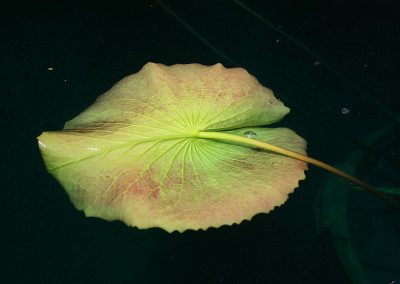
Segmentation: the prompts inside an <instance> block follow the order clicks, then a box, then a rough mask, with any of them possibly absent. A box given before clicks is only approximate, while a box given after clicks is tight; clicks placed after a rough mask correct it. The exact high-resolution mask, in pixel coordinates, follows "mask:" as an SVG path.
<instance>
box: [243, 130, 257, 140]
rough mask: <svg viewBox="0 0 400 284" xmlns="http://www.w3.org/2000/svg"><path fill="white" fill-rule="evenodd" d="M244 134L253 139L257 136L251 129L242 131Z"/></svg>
mask: <svg viewBox="0 0 400 284" xmlns="http://www.w3.org/2000/svg"><path fill="white" fill-rule="evenodd" d="M244 135H245V136H246V137H247V138H252V139H255V138H256V137H257V134H256V133H255V132H253V131H246V132H245V133H244Z"/></svg>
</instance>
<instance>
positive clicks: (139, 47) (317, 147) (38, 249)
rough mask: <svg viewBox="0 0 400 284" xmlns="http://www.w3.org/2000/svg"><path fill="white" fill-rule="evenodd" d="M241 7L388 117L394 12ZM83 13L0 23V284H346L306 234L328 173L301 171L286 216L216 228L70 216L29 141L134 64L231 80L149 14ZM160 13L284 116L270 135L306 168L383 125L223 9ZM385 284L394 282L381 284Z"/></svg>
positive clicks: (329, 253) (217, 5)
mask: <svg viewBox="0 0 400 284" xmlns="http://www.w3.org/2000/svg"><path fill="white" fill-rule="evenodd" d="M243 1H244V3H246V5H248V6H249V7H251V8H252V9H254V10H255V11H257V12H258V13H259V14H261V15H262V16H263V17H265V18H266V19H268V20H269V21H270V22H271V23H273V24H274V25H275V26H276V27H278V28H279V29H281V30H283V31H285V32H287V33H289V34H291V35H292V36H293V37H295V38H297V39H298V40H299V41H301V42H302V43H303V44H305V45H306V46H308V47H309V48H311V49H312V50H313V51H315V52H316V53H317V54H319V55H321V56H322V57H324V58H325V59H326V60H327V61H328V62H330V63H331V64H332V66H334V67H335V68H336V69H337V70H338V71H339V72H341V73H343V74H344V76H346V78H348V79H350V80H352V81H354V82H355V83H356V84H357V85H359V86H360V87H362V88H363V89H365V90H367V91H368V92H369V93H371V94H372V95H373V96H375V98H377V99H378V100H379V101H380V102H381V103H382V104H383V105H385V106H386V107H387V108H388V109H389V110H390V111H392V112H393V113H395V114H397V113H398V105H399V102H400V99H399V89H400V81H399V79H398V78H399V67H398V66H399V62H400V61H399V52H398V51H399V50H400V36H399V32H400V24H399V19H398V15H400V9H399V6H398V3H397V1H394V0H381V1H344V0H343V1H342V0H340V1H332V2H328V1H289V0H284V1H255V0H243ZM82 2H84V3H79V2H68V3H67V4H61V3H59V2H57V1H54V2H44V1H21V2H16V3H15V4H12V5H13V6H4V7H2V8H1V12H0V13H1V17H0V24H1V25H0V70H1V73H0V76H1V80H0V84H1V85H0V86H1V88H0V121H1V128H0V131H1V144H0V152H1V162H0V163H1V171H2V173H3V175H2V179H1V183H0V186H1V187H0V194H1V195H0V199H1V201H0V202H1V207H0V208H1V211H0V213H1V224H0V234H1V239H0V246H1V251H0V260H1V264H0V271H1V273H0V277H1V280H0V282H1V283H350V279H349V277H348V276H347V275H346V272H345V269H344V268H343V265H342V264H341V262H340V260H339V258H338V256H337V252H336V250H335V247H334V245H333V242H332V238H331V236H330V234H329V233H328V232H327V231H324V232H322V233H321V234H317V230H316V220H315V199H316V195H317V193H318V190H319V188H320V186H321V184H322V183H323V182H324V180H325V179H326V177H327V176H328V175H329V174H327V173H326V172H325V171H323V170H320V169H317V168H315V167H313V166H311V167H310V170H309V171H308V172H307V179H306V180H304V181H302V182H301V183H300V188H299V189H297V190H296V191H295V193H294V194H292V195H291V197H290V198H289V200H288V201H287V203H286V204H285V205H284V206H282V207H280V208H278V209H275V210H274V211H273V212H271V213H270V214H268V215H267V214H259V215H257V216H255V217H254V218H253V220H252V221H251V222H248V221H245V222H243V223H242V224H240V225H234V226H224V227H222V228H219V229H209V230H207V231H199V232H194V231H188V232H185V233H183V234H179V233H176V232H175V233H172V234H168V233H166V232H165V231H163V230H161V229H156V228H155V229H149V230H138V229H137V228H128V227H126V226H125V225H124V224H122V223H120V222H113V223H110V222H106V221H103V220H100V219H95V218H86V217H84V214H83V213H82V212H78V211H76V210H75V208H74V207H73V205H72V204H71V203H70V201H69V199H68V196H67V195H66V194H65V192H64V190H63V189H62V187H61V186H60V185H59V184H58V183H57V182H56V181H55V180H54V179H53V178H52V177H51V176H50V175H49V174H48V173H47V171H46V169H45V167H44V164H43V162H42V159H41V157H40V153H39V151H38V147H37V141H36V138H35V137H37V136H39V135H40V134H41V132H43V131H48V130H60V129H62V127H63V125H64V123H65V121H67V120H70V119H72V118H73V117H75V116H76V115H77V114H79V113H80V112H81V111H82V110H84V109H85V108H86V107H87V106H89V105H90V104H91V103H92V102H93V101H94V100H95V99H96V98H97V97H98V96H99V95H100V94H102V93H103V92H105V91H106V90H108V89H109V88H110V87H111V86H112V85H113V84H114V83H116V82H117V81H119V80H120V79H121V78H123V77H124V76H126V75H130V74H133V73H136V72H138V71H139V70H140V68H141V67H142V66H143V65H144V64H145V63H146V62H149V61H151V62H157V63H164V64H167V65H171V64H175V63H194V62H197V63H201V64H205V65H212V64H215V63H217V62H221V63H222V64H224V65H225V66H226V67H233V66H232V64H231V63H230V62H227V61H226V60H224V59H223V58H221V57H220V56H219V55H218V54H216V53H215V52H213V51H212V50H210V49H209V48H208V47H207V46H205V45H204V44H203V43H202V42H201V41H200V40H199V39H198V38H196V37H195V36H194V35H193V34H192V33H190V32H189V31H188V30H187V29H186V28H185V27H184V26H183V25H182V24H180V23H179V22H178V21H176V19H174V18H173V17H172V16H171V15H170V14H168V13H167V12H166V11H165V10H164V9H162V8H161V7H160V6H159V5H158V4H157V3H156V2H154V1H124V2H121V1H96V2H94V1H90V2H85V1H82ZM322 2H323V3H322ZM365 2H368V3H365ZM164 4H165V5H167V6H169V7H170V8H171V9H172V10H173V11H174V12H175V13H177V14H178V15H180V17H181V18H182V19H183V20H184V21H186V22H187V23H189V24H190V25H191V27H192V28H193V29H195V30H196V31H197V32H198V33H199V34H201V35H202V36H203V37H205V38H206V39H207V40H208V41H209V42H210V43H212V44H213V45H214V46H215V47H217V48H218V49H219V50H221V51H223V52H224V53H225V54H226V55H228V56H229V57H231V58H233V59H234V60H235V61H236V62H238V63H239V64H241V65H242V66H244V67H245V68H246V69H247V70H249V72H250V73H252V74H253V75H255V76H256V77H257V78H258V79H259V80H260V81H261V82H262V83H263V84H265V85H266V86H267V87H269V88H271V89H272V90H273V91H274V92H275V95H276V96H277V97H278V98H280V99H281V100H282V101H283V102H284V103H285V104H286V105H287V106H288V107H290V108H291V109H292V111H291V113H290V114H289V115H288V116H287V117H286V118H285V119H284V120H283V121H282V122H280V125H281V126H285V127H289V128H291V129H293V130H295V131H296V132H297V133H298V134H299V135H301V136H302V137H304V138H305V139H306V140H307V141H308V154H309V155H310V156H312V157H314V158H318V159H321V160H323V161H325V162H327V163H330V164H335V163H337V162H342V161H344V160H346V158H347V157H348V155H349V154H350V153H351V152H352V151H353V150H354V149H355V148H356V146H355V145H354V144H352V143H351V142H349V139H347V138H344V137H342V136H340V135H338V134H337V133H334V132H332V130H331V129H330V128H334V129H338V130H340V131H342V132H344V133H346V134H347V135H349V136H351V137H353V138H356V139H360V140H362V139H363V138H364V137H365V136H366V135H368V134H369V133H370V132H371V131H372V130H375V129H377V128H379V127H380V126H382V125H383V124H384V123H386V122H387V121H388V119H387V118H386V117H385V116H384V115H383V114H382V112H380V111H379V109H378V108H377V107H376V106H375V105H374V104H372V103H371V102H370V101H368V100H367V99H365V98H364V97H363V96H362V95H360V94H359V93H358V92H357V91H355V90H354V89H352V88H351V87H349V86H348V85H347V84H346V83H345V82H344V81H343V80H340V79H338V78H337V77H335V76H334V75H333V74H332V73H331V72H329V70H327V68H325V67H324V66H323V64H320V63H321V62H319V60H318V59H316V58H313V57H312V56H310V55H309V54H307V53H306V52H305V51H304V50H303V49H301V48H300V47H299V46H297V45H295V44H293V43H292V42H290V41H289V40H288V39H287V38H285V37H284V36H282V35H281V34H279V33H277V32H276V31H274V30H272V29H271V28H269V27H268V26H266V25H264V24H263V23H262V22H260V21H259V20H258V19H256V18H255V17H254V16H253V15H251V14H249V13H248V12H246V11H245V10H243V9H242V8H240V7H239V6H238V5H236V4H235V3H234V2H233V1H228V0H222V1H211V0H207V1H168V0H165V1H164ZM49 68H53V70H49ZM285 98H286V99H287V100H288V101H290V102H291V103H292V104H291V103H287V102H286V101H285ZM295 105H297V106H300V108H298V107H296V106H295ZM398 261H399V260H398ZM398 268H399V269H400V261H399V265H398ZM386 280H387V281H386ZM391 280H397V281H400V278H398V279H385V282H382V283H390V282H389V281H391ZM396 283H400V282H396Z"/></svg>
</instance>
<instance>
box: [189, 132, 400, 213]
mask: <svg viewBox="0 0 400 284" xmlns="http://www.w3.org/2000/svg"><path fill="white" fill-rule="evenodd" d="M196 136H197V137H198V138H207V139H219V140H229V141H235V142H239V143H243V144H247V145H252V146H256V147H258V148H261V149H265V150H268V151H272V152H275V153H279V154H282V155H285V156H288V157H292V158H295V159H297V160H300V161H303V162H306V163H310V164H313V165H315V166H317V167H320V168H323V169H325V170H327V171H330V172H332V173H334V174H336V175H338V176H341V177H343V178H345V179H347V180H349V181H351V182H353V183H355V184H358V185H359V186H362V187H363V188H365V189H366V190H368V191H370V192H371V193H373V194H375V195H377V196H379V197H380V198H382V199H384V200H386V201H387V202H389V203H391V204H392V205H394V206H396V207H397V208H399V209H400V203H399V202H398V201H396V200H394V199H393V198H391V197H390V196H388V195H386V194H385V193H383V192H381V191H379V190H377V189H376V188H375V187H373V186H371V185H369V184H367V183H365V182H363V181H362V180H359V179H358V178H355V177H353V176H351V175H349V174H347V173H345V172H343V171H341V170H339V169H337V168H335V167H332V166H330V165H328V164H325V163H323V162H321V161H318V160H316V159H313V158H310V157H308V156H304V155H301V154H298V153H295V152H292V151H290V150H286V149H283V148H281V147H278V146H275V145H272V144H269V143H266V142H263V141H259V140H256V139H251V138H247V137H242V136H238V135H233V134H227V133H221V132H198V133H197V135H196Z"/></svg>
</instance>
